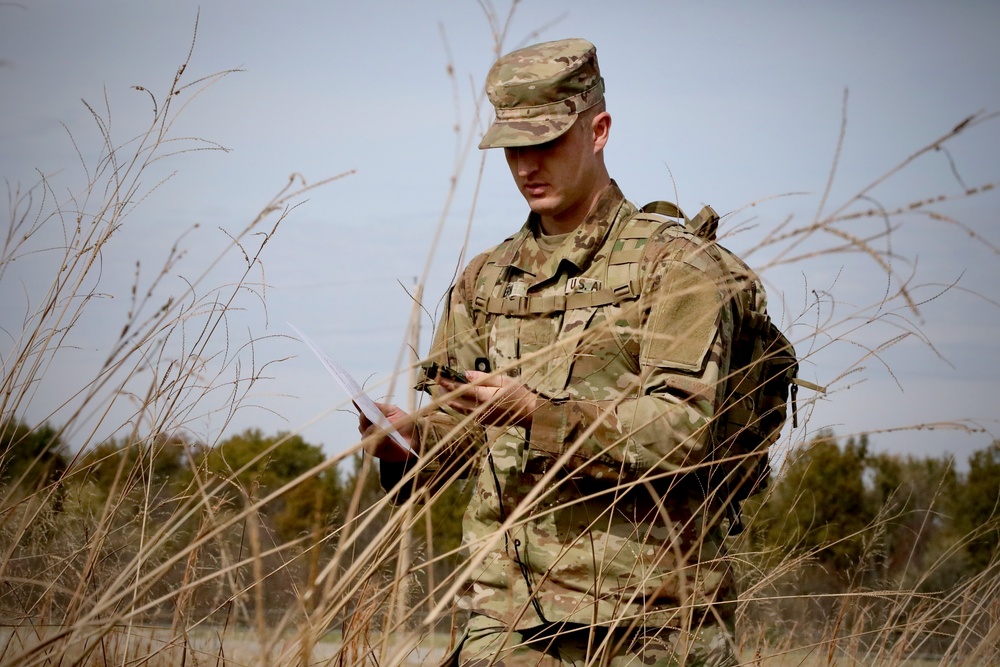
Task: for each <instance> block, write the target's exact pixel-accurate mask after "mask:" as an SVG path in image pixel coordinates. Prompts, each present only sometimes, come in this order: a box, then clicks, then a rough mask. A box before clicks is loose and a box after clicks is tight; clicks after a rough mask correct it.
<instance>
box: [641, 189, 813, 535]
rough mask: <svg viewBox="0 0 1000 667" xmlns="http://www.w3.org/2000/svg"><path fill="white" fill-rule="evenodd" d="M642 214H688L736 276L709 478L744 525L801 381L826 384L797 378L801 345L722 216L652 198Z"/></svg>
mask: <svg viewBox="0 0 1000 667" xmlns="http://www.w3.org/2000/svg"><path fill="white" fill-rule="evenodd" d="M636 217H639V218H644V219H648V220H660V221H668V220H670V219H677V220H680V221H683V224H684V226H685V228H686V229H687V231H688V232H690V233H691V234H692V235H694V236H696V237H697V238H699V239H700V240H701V241H702V242H704V243H710V244H712V246H713V247H714V248H716V249H717V250H718V255H719V257H720V259H721V261H722V263H723V265H724V266H725V268H726V271H727V272H728V274H729V276H730V278H729V290H730V292H731V295H732V297H731V298H732V299H733V300H734V302H735V303H734V305H736V306H737V308H736V311H737V312H738V313H739V314H740V316H739V317H737V318H734V320H735V321H734V323H733V343H732V346H733V347H732V356H731V360H730V368H729V374H728V376H727V378H726V387H725V399H724V401H723V404H722V407H721V409H720V411H719V414H718V416H717V420H716V423H715V427H714V431H713V436H714V439H715V443H716V448H715V455H714V457H713V462H712V464H711V465H710V466H709V468H708V470H707V472H706V476H707V480H706V483H707V488H709V489H715V490H716V491H717V492H718V493H720V494H722V496H723V497H724V499H725V500H726V501H727V506H728V507H729V509H730V510H731V511H730V519H731V520H732V524H733V531H734V532H739V530H741V529H742V525H741V523H740V518H739V503H740V502H741V501H743V500H745V499H746V498H748V497H749V496H751V495H753V494H755V493H758V492H760V491H762V490H764V489H765V488H766V487H767V482H768V477H769V476H770V464H769V456H768V451H769V449H770V447H771V445H773V444H774V443H775V442H776V441H777V440H778V437H779V436H780V434H781V428H782V426H784V424H785V421H786V419H787V414H788V413H787V406H788V404H789V403H791V407H792V425H793V427H794V426H798V423H797V421H798V420H797V414H796V412H797V405H796V396H797V393H798V387H799V386H804V387H807V388H809V389H813V390H816V391H823V390H824V388H823V387H819V386H817V385H814V384H812V383H809V382H805V381H803V380H800V379H799V378H798V377H797V376H798V368H799V364H798V359H797V357H796V355H795V348H794V347H793V346H792V343H791V342H790V341H789V340H788V339H787V338H786V337H785V336H784V334H782V333H781V331H780V330H779V329H778V327H777V326H776V325H775V324H774V322H772V321H771V318H770V316H768V314H767V296H766V294H765V292H764V287H763V285H762V284H761V281H760V278H758V276H757V274H756V273H754V271H753V270H752V269H750V267H749V266H747V264H746V263H745V262H743V260H741V259H740V258H739V257H737V256H736V255H735V254H733V252H732V251H730V250H728V249H727V248H725V247H723V246H721V245H719V244H718V243H716V232H717V230H718V226H719V216H718V214H717V213H716V212H715V211H714V210H713V209H712V207H711V206H706V207H704V208H703V209H702V210H701V212H700V213H698V215H697V216H695V217H694V218H693V219H689V218H687V216H685V215H684V213H683V212H682V211H681V210H680V208H678V207H677V206H676V205H675V204H672V203H670V202H662V201H660V202H652V203H650V204H647V205H646V206H644V207H642V210H641V211H640V212H639V213H637V214H636Z"/></svg>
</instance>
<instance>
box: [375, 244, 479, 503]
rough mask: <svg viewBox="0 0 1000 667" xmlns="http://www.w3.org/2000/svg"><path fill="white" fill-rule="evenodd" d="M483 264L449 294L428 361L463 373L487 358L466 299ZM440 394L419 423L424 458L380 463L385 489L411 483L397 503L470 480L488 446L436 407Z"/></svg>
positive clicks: (473, 426) (471, 425) (458, 418)
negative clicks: (421, 491) (415, 494)
mask: <svg viewBox="0 0 1000 667" xmlns="http://www.w3.org/2000/svg"><path fill="white" fill-rule="evenodd" d="M483 259H485V255H481V256H480V257H477V258H476V259H474V260H473V261H472V262H471V263H470V265H469V267H467V268H466V269H465V271H464V272H463V274H462V276H460V278H459V280H458V281H457V282H456V284H455V285H454V286H452V288H451V289H450V290H449V291H448V294H447V298H446V299H445V310H444V313H443V314H442V316H441V318H440V320H439V321H438V326H437V329H436V330H435V332H434V341H433V343H432V344H431V352H430V355H429V357H428V361H432V362H436V363H438V364H443V365H447V366H450V367H452V368H454V369H456V370H460V371H464V370H469V369H472V368H474V364H475V360H476V359H477V358H478V357H485V356H486V352H485V343H484V341H483V339H482V337H481V336H480V335H479V334H478V333H477V329H476V327H475V323H474V322H473V319H472V315H471V310H470V305H469V304H470V302H471V299H470V298H469V296H470V295H469V294H468V291H469V289H470V288H471V287H472V286H473V285H472V284H473V283H474V280H475V275H476V274H478V270H479V267H481V266H482V260H483ZM470 272H471V276H470ZM436 392H437V387H436V386H434V385H432V394H431V397H430V398H431V399H432V400H431V402H430V404H429V405H427V406H426V407H425V408H424V409H423V410H422V411H421V413H420V414H419V416H418V418H417V423H416V438H417V444H418V447H417V450H418V451H419V452H420V458H419V459H417V460H415V459H410V460H408V461H407V462H406V463H386V462H382V464H381V467H380V469H379V473H380V481H381V484H382V488H384V489H385V490H387V491H389V490H391V489H392V488H394V487H396V485H397V484H398V483H399V482H400V480H401V479H403V478H404V476H406V477H409V481H408V482H407V483H406V484H405V485H403V486H402V487H401V488H400V489H398V491H397V501H398V500H402V499H405V497H407V496H409V495H410V493H411V492H412V490H413V489H414V488H430V489H432V490H433V489H435V488H438V487H439V486H441V485H444V484H447V483H449V482H450V481H451V480H453V479H455V478H456V477H464V476H466V475H468V474H469V470H470V468H471V467H472V466H471V463H472V462H473V461H474V459H475V458H476V457H477V456H478V454H479V453H480V452H481V451H482V449H483V446H484V444H485V443H486V431H485V429H484V428H483V427H482V425H480V424H478V423H477V422H476V421H475V420H474V419H472V418H470V417H463V416H462V415H459V414H457V413H454V412H450V411H446V410H444V409H443V408H441V407H439V406H436V405H435V401H434V398H435V396H436ZM411 471H412V474H409V473H410V472H411Z"/></svg>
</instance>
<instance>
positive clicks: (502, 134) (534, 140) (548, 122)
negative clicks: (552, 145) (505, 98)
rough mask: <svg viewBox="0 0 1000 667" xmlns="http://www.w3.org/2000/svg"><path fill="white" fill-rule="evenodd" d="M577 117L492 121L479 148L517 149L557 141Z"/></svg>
mask: <svg viewBox="0 0 1000 667" xmlns="http://www.w3.org/2000/svg"><path fill="white" fill-rule="evenodd" d="M577 118H578V116H577V115H576V114H574V115H571V116H560V117H558V118H547V119H544V120H543V119H540V118H533V119H531V120H523V119H516V120H506V121H494V122H493V125H491V126H490V129H488V130H486V134H484V135H483V140H482V141H480V142H479V147H480V148H519V147H524V146H537V145H538V144H544V143H546V142H549V141H552V140H553V139H558V138H559V137H561V136H562V135H564V134H566V131H567V130H569V128H571V127H573V123H575V122H576V119H577Z"/></svg>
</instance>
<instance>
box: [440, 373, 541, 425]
mask: <svg viewBox="0 0 1000 667" xmlns="http://www.w3.org/2000/svg"><path fill="white" fill-rule="evenodd" d="M465 377H466V379H467V380H468V381H469V384H461V383H459V382H453V381H452V380H448V379H446V378H439V379H438V381H437V382H438V384H439V385H440V386H441V388H442V389H444V390H445V391H447V392H449V393H451V392H456V391H457V392H458V393H456V394H455V395H454V396H453V397H452V398H450V399H449V400H448V402H447V405H448V407H450V408H452V409H453V410H456V411H458V412H460V413H462V414H466V415H471V414H474V415H475V417H476V421H478V422H480V423H482V424H486V425H489V426H510V425H516V426H522V427H524V428H528V427H529V426H531V415H532V414H534V412H535V407H536V406H537V404H538V396H537V395H536V394H535V393H534V392H532V391H531V390H530V389H528V388H527V387H525V386H524V385H523V384H521V383H520V382H518V381H517V380H515V379H514V378H512V377H508V376H506V375H500V374H497V373H481V372H479V371H466V373H465Z"/></svg>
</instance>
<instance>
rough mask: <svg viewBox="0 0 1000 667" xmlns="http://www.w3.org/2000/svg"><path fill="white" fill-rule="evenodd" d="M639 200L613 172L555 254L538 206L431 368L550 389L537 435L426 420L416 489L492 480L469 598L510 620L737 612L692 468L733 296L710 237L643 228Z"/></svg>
mask: <svg viewBox="0 0 1000 667" xmlns="http://www.w3.org/2000/svg"><path fill="white" fill-rule="evenodd" d="M635 212H636V208H635V206H633V205H632V204H631V203H630V202H628V201H626V200H625V198H624V197H623V195H622V194H621V191H620V190H619V189H618V186H617V185H616V184H615V183H613V182H612V184H611V185H610V186H609V187H608V189H607V190H606V192H605V193H604V194H603V195H602V198H601V199H600V201H599V202H598V204H597V205H596V206H595V208H594V210H593V211H592V212H591V214H590V215H589V217H588V218H587V219H586V220H585V221H584V222H583V223H582V224H581V225H580V227H578V228H577V229H576V230H575V231H574V233H572V234H571V235H570V236H569V237H568V238H567V239H566V240H565V241H564V242H563V243H562V245H561V246H560V247H559V248H558V249H557V250H555V251H554V252H553V253H552V254H551V255H547V254H546V253H544V252H542V251H541V249H540V248H539V246H538V243H537V241H536V240H535V233H536V230H537V226H538V225H537V220H536V218H535V217H534V216H533V215H532V216H530V217H529V218H528V221H527V223H526V224H525V225H524V227H523V228H522V229H521V230H520V231H519V232H518V233H517V234H516V235H514V236H512V237H511V238H509V239H507V240H506V241H504V242H503V243H502V244H500V245H499V246H498V247H497V248H494V249H492V250H490V251H488V252H487V253H484V254H483V255H481V256H480V257H478V258H477V259H476V260H474V261H473V262H472V263H470V266H469V268H467V269H466V272H465V275H463V276H462V278H461V279H460V280H458V281H457V282H456V284H455V286H454V287H452V289H451V292H450V295H449V299H448V305H447V310H446V312H445V313H444V315H443V317H442V319H441V321H440V324H439V327H438V330H437V332H436V335H435V342H434V344H433V346H432V351H431V358H432V359H433V360H435V361H437V362H439V363H445V364H447V365H449V366H452V367H454V368H457V369H471V368H474V367H475V364H476V362H477V360H479V361H480V363H482V360H483V359H487V360H488V361H489V365H490V368H491V369H492V370H493V371H494V372H502V373H506V374H509V375H512V376H515V377H517V378H518V379H519V380H520V381H521V382H523V383H525V384H526V385H527V386H528V387H530V388H531V389H532V390H534V391H535V392H536V393H537V394H538V396H539V397H541V398H542V399H543V400H542V401H541V402H540V407H538V409H537V411H536V412H535V413H534V414H533V419H532V423H531V426H530V429H528V432H526V431H525V429H522V428H519V427H508V428H499V427H490V428H483V427H482V426H480V425H478V424H477V423H476V421H475V420H474V419H472V418H468V417H466V418H462V417H461V416H459V415H456V414H452V413H449V412H447V411H445V410H441V409H438V410H433V411H430V412H429V413H425V414H424V415H423V416H422V417H421V418H420V419H419V421H418V426H417V431H418V438H419V440H420V446H421V450H422V454H421V463H420V464H419V465H420V470H419V471H418V474H417V475H416V476H415V478H416V479H417V480H418V481H419V482H421V483H422V484H431V486H433V484H434V483H435V482H434V480H435V479H436V480H437V482H440V481H442V480H445V479H453V478H454V477H455V476H457V475H461V474H467V475H473V476H477V477H476V488H475V491H474V493H473V496H472V500H471V502H470V504H469V507H468V509H467V511H466V513H465V518H464V522H463V533H464V535H463V544H464V546H465V548H466V549H467V550H468V553H469V566H468V567H469V570H468V575H469V577H470V586H469V587H468V589H467V594H466V595H465V596H464V597H463V598H462V599H461V600H460V604H461V605H463V606H465V607H467V608H469V609H471V610H473V611H474V612H476V613H479V614H483V615H486V616H490V617H493V618H495V619H497V620H498V621H500V622H502V623H504V624H506V625H509V626H511V627H515V628H526V627H531V626H537V625H539V624H541V623H543V622H555V621H570V622H579V623H587V624H591V623H597V624H604V625H625V626H630V625H631V626H646V627H650V626H656V627H660V626H674V627H677V626H681V625H683V624H685V623H688V622H692V621H696V620H697V619H699V618H719V617H730V616H731V615H732V609H731V607H732V605H731V604H726V603H727V602H730V601H731V598H732V577H731V574H730V571H729V566H728V563H727V560H726V559H725V558H724V556H723V553H722V544H721V525H720V524H721V516H722V510H721V507H722V503H718V502H714V501H713V500H712V497H711V493H710V490H708V489H705V488H704V486H705V485H704V484H703V482H702V481H700V480H701V477H700V476H699V475H698V474H697V468H698V467H699V464H701V463H702V462H703V461H705V460H706V459H707V458H708V457H710V456H711V450H712V438H711V428H710V427H709V426H710V423H711V420H712V418H713V415H714V414H715V413H716V411H717V408H718V406H719V405H721V393H722V389H721V385H722V384H724V383H720V382H719V379H720V377H724V376H725V374H726V372H727V368H728V361H729V350H730V344H731V338H732V322H733V317H734V313H733V312H732V307H733V306H732V304H730V303H729V302H728V300H727V299H726V298H725V297H724V294H725V289H724V288H723V287H722V286H721V285H722V282H723V281H724V280H725V277H724V274H723V270H722V269H721V268H720V264H719V260H718V256H717V255H716V254H714V252H713V249H712V247H711V246H707V245H705V244H703V243H700V242H699V241H698V240H697V239H695V238H693V237H691V236H690V235H689V234H687V233H686V232H684V231H683V228H682V227H681V226H679V225H674V226H671V225H663V224H660V225H646V226H645V227H641V226H640V227H630V226H629V225H627V224H626V220H628V219H629V218H630V216H632V215H633V214H634V213H635ZM616 244H617V249H616V250H615V251H614V252H612V249H613V248H614V247H615V245H616ZM611 262H614V265H612V264H611ZM609 283H615V284H609ZM612 290H613V291H614V292H617V294H616V295H615V297H614V300H613V301H612V302H610V303H602V302H606V301H608V299H607V298H602V297H601V296H600V295H604V296H607V295H608V294H609V293H611V291H612ZM591 294H594V295H598V296H597V297H595V298H589V295H591ZM588 304H590V305H588ZM594 304H596V305H594ZM391 470H392V466H383V484H384V485H386V486H387V487H388V486H391V485H392V482H394V481H395V479H398V472H399V470H398V469H396V472H397V475H393V474H392V472H391ZM387 471H388V475H387V474H386V473H387ZM413 477H414V476H413V475H411V478H413ZM393 478H395V479H393Z"/></svg>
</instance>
